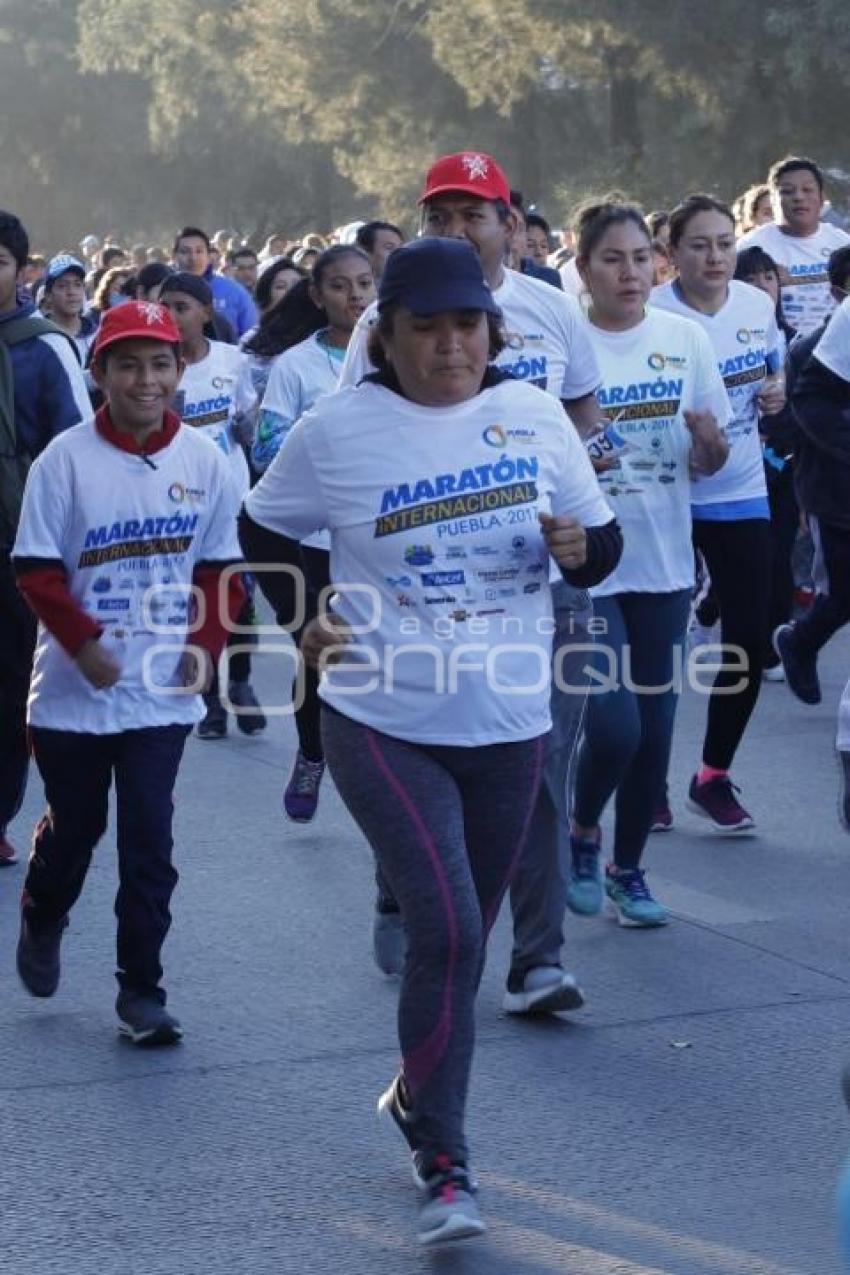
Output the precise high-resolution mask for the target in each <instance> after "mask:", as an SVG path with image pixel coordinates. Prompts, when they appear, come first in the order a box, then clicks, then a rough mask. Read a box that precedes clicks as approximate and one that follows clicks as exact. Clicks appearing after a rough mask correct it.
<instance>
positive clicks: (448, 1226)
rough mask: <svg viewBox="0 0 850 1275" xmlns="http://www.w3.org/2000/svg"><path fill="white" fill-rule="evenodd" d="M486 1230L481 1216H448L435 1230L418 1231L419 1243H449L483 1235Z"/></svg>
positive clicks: (425, 1245)
mask: <svg viewBox="0 0 850 1275" xmlns="http://www.w3.org/2000/svg"><path fill="white" fill-rule="evenodd" d="M486 1230H487V1226H486V1223H485V1222H483V1221H482V1219H481V1218H470V1217H462V1216H460V1215H459V1216H457V1217H449V1218H446V1220H445V1222H444V1223H443V1225H442V1226H441V1227H439V1228H438V1229H437V1230H435V1231H425V1232H422V1231H420V1232H419V1243H420V1244H421V1245H423V1247H426V1248H427V1247H428V1246H429V1245H432V1244H450V1243H452V1242H454V1241H455V1240H471V1239H474V1238H475V1237H476V1236H477V1235H483V1234H484V1233H485V1231H486Z"/></svg>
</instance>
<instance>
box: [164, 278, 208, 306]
mask: <svg viewBox="0 0 850 1275" xmlns="http://www.w3.org/2000/svg"><path fill="white" fill-rule="evenodd" d="M167 292H182V293H184V294H185V295H186V296H188V297H193V298H194V300H195V301H197V302H198V304H199V305H205V306H208V307H210V308H211V307H212V305H213V302H214V298H213V290H212V288H211V287H210V285H209V284H208V283H207V281H206V279H202V278H201V276H200V275H197V274H189V272H188V271H185V270H174V271H169V273H168V275H167V276H166V277H165V279H164V280H163V284H162V287H161V288H160V290H159V295H160V297H164V296H165V294H166V293H167Z"/></svg>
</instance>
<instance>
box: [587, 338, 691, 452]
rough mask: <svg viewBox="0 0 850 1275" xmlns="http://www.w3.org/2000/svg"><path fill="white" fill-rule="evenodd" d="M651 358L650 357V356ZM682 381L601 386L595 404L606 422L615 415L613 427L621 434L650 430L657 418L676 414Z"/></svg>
mask: <svg viewBox="0 0 850 1275" xmlns="http://www.w3.org/2000/svg"><path fill="white" fill-rule="evenodd" d="M650 357H651V356H650ZM684 385H685V383H684V381H683V380H681V379H675V380H674V379H670V380H665V379H664V378H663V377H661V376H659V378H658V380H657V381H638V382H633V383H632V384H631V385H609V386H602V387H601V388H600V389H598V390H597V391H596V398H597V401H598V402H599V405H600V406H601V407H602V408H603V409H604V411H605V414H606V415H607V416H608V418H609V419H612V417H613V416H614V415H615V414H616V419H617V424H618V425H619V427H620V430H621V432H622V433H623V434H629V433H634V432H636V431H640V430H646V429H651V428H652V424H648V423H647V422H653V421H657V420H658V419H659V418H661V417H674V416H676V414H677V413H678V411H679V404H680V402H681V400H682V392H683V390H684Z"/></svg>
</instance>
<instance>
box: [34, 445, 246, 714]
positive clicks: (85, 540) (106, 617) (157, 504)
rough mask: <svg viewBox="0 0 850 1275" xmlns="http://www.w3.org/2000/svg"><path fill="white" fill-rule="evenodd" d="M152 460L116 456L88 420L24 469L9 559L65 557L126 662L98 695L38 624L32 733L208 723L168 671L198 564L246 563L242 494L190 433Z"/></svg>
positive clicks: (76, 592)
mask: <svg viewBox="0 0 850 1275" xmlns="http://www.w3.org/2000/svg"><path fill="white" fill-rule="evenodd" d="M151 461H152V464H150V465H148V464H146V463H145V462H144V460H143V459H142V458H141V457H140V456H138V455H134V454H132V453H129V452H123V451H120V450H119V449H118V448H117V447H114V446H113V445H112V444H111V443H109V442H107V441H106V439H104V438H102V437H101V436H100V434H99V433H98V432H97V429H96V427H95V424H94V421H93V420H88V421H84V422H83V423H82V424H80V425H76V426H74V427H73V428H72V429H69V430H67V431H66V432H65V433H63V434H60V435H59V436H58V437H57V438H55V439H54V440H53V442H52V443H50V444H49V446H48V447H46V448H45V450H44V451H43V452H42V453H41V455H40V456H39V457H38V459H37V460H36V461H35V462H34V464H33V466H32V469H31V470H30V473H29V477H28V479H27V485H26V490H25V492H24V503H23V510H22V512H21V521H20V526H19V528H18V535H17V539H16V541H15V547H14V550H13V552H14V554H16V555H17V556H20V557H26V558H49V559H54V560H55V559H61V561H62V563H63V564H64V566H65V571H66V573H67V577H68V588H69V590H70V592H71V594H72V595H73V597H74V598H75V600H76V601H77V603H78V604H79V606H80V607H82V609H83V610H84V611H86V612H88V614H89V615H91V617H92V618H93V619H94V620H96V621H97V623H98V624H100V625H101V626H102V627H103V629H104V632H103V635H102V637H101V638H100V642H101V645H102V646H104V647H105V648H107V649H109V650H110V651H111V652H112V653H113V654H115V655H116V656H117V658H118V659H119V661H120V663H121V665H122V672H121V677H120V678H119V680H118V681H117V682H116V684H115V686H113V687H111V688H110V689H109V690H95V688H94V687H93V686H91V685H90V684H89V683H88V682H87V681H86V679H85V678H84V677H83V675H82V673H81V672H80V671H79V669H78V668H77V666H76V664H75V662H74V660H73V659H72V658H71V656H70V655H68V653H67V652H66V651H65V650H64V648H63V647H62V646H61V645H60V643H59V642H58V641H57V639H56V638H55V637H53V635H52V634H51V633H49V632H48V631H47V629H45V628H44V626H43V625H39V631H38V645H37V647H36V653H35V661H34V664H33V672H32V681H31V684H30V696H29V709H28V716H29V721H30V722H31V723H32V724H33V725H34V726H46V727H50V728H51V729H54V730H69V731H82V732H85V733H87V734H88V733H90V734H95V735H107V734H111V733H113V732H118V731H125V730H136V729H139V728H141V727H144V726H166V725H169V724H171V723H177V722H182V723H185V724H189V723H192V722H195V721H198V720H199V719H200V718H201V717H202V716H203V711H204V710H203V702H202V700H201V697H200V696H199V695H195V694H187V693H186V692H185V690H184V691H183V692H182V693H179V694H175V693H174V675H175V671H176V666H177V662H178V660H179V658H180V654H181V652H182V650H183V646H184V643H185V642H186V641H187V640H188V641H189V642H191V641H192V638H191V636H188V637H187V633H188V623H189V605H190V601H191V595H190V586H191V583H192V572H193V570H194V568H195V565H196V563H198V562H230V561H234V560H238V559H239V558H240V557H241V553H240V550H239V545H238V542H237V540H236V513H237V510H238V507H239V495H238V493H237V491H236V488H235V486H234V482H233V478H232V476H231V473H230V466H229V465H228V464H227V462H226V461H225V460H224V459H223V457H222V455H221V453H220V452H219V451H218V450H217V449H216V448H214V447H211V446H210V445H209V443H208V442H207V440H206V439H205V438H203V437H202V435H200V434H198V433H196V432H195V431H193V430H191V429H186V428H182V429H180V430H178V431H177V434H176V435H175V436H174V438H173V439H172V441H171V442H170V443H169V444H168V446H167V447H163V448H162V449H161V450H160V451H158V452H154V453H153V456H152V457H151ZM199 618H200V617H199ZM163 688H165V689H163ZM169 690H171V693H169Z"/></svg>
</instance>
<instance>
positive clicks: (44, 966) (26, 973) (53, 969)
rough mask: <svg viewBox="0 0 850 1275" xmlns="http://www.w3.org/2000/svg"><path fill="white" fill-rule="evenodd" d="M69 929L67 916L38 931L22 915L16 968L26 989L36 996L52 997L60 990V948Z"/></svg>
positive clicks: (39, 928) (24, 914) (40, 927)
mask: <svg viewBox="0 0 850 1275" xmlns="http://www.w3.org/2000/svg"><path fill="white" fill-rule="evenodd" d="M67 925H68V918H67V916H63V917H62V919H61V921H51V922H50V923H49V924H48V925H39V926H38V927H35V926H33V925H32V924H31V922H30V921H28V920H27V917H26V913H24V912H22V913H21V932H20V936H19V938H18V951H17V957H16V964H17V967H18V975H19V977H20V980H21V982H22V983H23V985H24V987H25V988H26V989H27V991H28V992H29V993H30V995H32V996H52V995H53V993H54V992H55V991H56V988H57V987H58V986H59V973H60V965H59V948H60V947H61V944H62V935H63V933H64V932H65V929H66V928H67Z"/></svg>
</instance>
